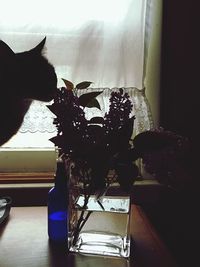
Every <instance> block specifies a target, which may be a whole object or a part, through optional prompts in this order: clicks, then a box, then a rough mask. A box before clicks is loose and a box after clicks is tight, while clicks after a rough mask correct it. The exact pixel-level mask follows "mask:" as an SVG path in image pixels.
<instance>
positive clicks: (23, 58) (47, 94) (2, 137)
mask: <svg viewBox="0 0 200 267" xmlns="http://www.w3.org/2000/svg"><path fill="white" fill-rule="evenodd" d="M45 42H46V37H45V38H44V39H43V40H42V41H41V42H40V43H39V44H38V45H37V46H36V47H34V48H32V49H31V50H29V51H25V52H20V53H14V52H13V50H12V49H11V48H10V47H9V46H8V45H7V44H6V43H5V42H4V41H2V40H0V146H1V145H3V144H4V143H6V142H7V141H8V140H10V138H11V137H12V136H13V135H15V134H16V133H17V132H18V130H19V128H20V126H21V125H22V123H23V119H24V116H25V114H26V112H27V111H28V109H29V107H30V105H31V103H32V101H33V100H40V101H45V102H48V101H51V100H52V99H53V97H54V94H55V92H56V89H57V76H56V73H55V69H54V67H53V65H51V64H50V63H49V62H48V60H47V58H46V57H45V56H44V55H43V52H44V51H43V50H44V45H45Z"/></svg>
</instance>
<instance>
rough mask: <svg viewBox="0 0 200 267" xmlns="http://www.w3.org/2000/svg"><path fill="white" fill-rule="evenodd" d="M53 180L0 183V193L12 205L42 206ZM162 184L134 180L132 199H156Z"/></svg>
mask: <svg viewBox="0 0 200 267" xmlns="http://www.w3.org/2000/svg"><path fill="white" fill-rule="evenodd" d="M52 186H53V182H46V183H20V184H16V183H9V184H5V183H4V184H0V195H1V196H6V195H7V196H10V197H11V198H12V199H13V206H34V205H35V206H42V205H46V204H47V195H48V192H49V190H50V188H51V187H52ZM162 188H163V186H162V185H160V184H159V183H158V182H157V181H155V180H143V181H136V182H135V184H134V185H133V190H132V199H133V201H134V203H136V204H140V205H141V204H145V203H155V202H157V201H158V199H159V196H160V194H161V191H162Z"/></svg>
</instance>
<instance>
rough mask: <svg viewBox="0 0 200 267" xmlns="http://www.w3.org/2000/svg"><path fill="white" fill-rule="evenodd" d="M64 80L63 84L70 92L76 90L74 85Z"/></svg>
mask: <svg viewBox="0 0 200 267" xmlns="http://www.w3.org/2000/svg"><path fill="white" fill-rule="evenodd" d="M62 80H63V82H64V84H65V86H66V87H67V89H68V90H73V89H74V84H73V83H72V82H70V81H68V80H65V79H63V78H62Z"/></svg>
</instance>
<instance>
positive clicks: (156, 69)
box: [145, 0, 163, 126]
mask: <svg viewBox="0 0 200 267" xmlns="http://www.w3.org/2000/svg"><path fill="white" fill-rule="evenodd" d="M162 2H163V0H154V1H152V3H153V5H152V10H153V11H152V18H151V19H152V31H151V38H150V44H149V51H148V61H147V70H146V79H145V86H146V95H147V98H148V100H149V103H150V106H151V111H152V115H153V120H154V123H155V126H159V122H160V59H161V31H162Z"/></svg>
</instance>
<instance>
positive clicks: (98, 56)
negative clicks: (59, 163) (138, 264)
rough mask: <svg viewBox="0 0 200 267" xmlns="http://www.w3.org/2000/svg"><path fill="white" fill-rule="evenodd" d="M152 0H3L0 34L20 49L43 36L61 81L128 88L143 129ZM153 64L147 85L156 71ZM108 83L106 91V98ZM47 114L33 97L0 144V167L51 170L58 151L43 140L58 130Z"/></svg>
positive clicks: (148, 120) (148, 122)
mask: <svg viewBox="0 0 200 267" xmlns="http://www.w3.org/2000/svg"><path fill="white" fill-rule="evenodd" d="M155 2H156V1H155V0H134V1H133V0H118V1H115V0H84V1H82V0H73V1H70V0H57V1H49V0H43V1H40V0H34V1H25V0H19V1H12V0H8V1H3V0H0V4H1V10H0V39H2V40H4V41H5V42H6V43H7V44H8V45H9V46H10V47H11V48H12V49H13V50H14V51H15V52H21V51H25V50H28V49H31V48H32V47H34V46H35V45H37V44H38V43H39V42H40V41H41V40H42V39H43V38H44V36H46V37H47V42H46V48H47V50H46V57H47V58H48V59H49V61H50V62H51V63H52V64H53V65H54V66H55V69H56V73H57V76H58V86H62V85H63V83H62V80H61V78H65V79H67V80H71V81H73V82H74V83H75V84H76V83H78V82H80V81H83V80H89V81H92V82H94V87H96V88H115V87H125V88H126V90H130V93H131V94H132V95H133V97H134V101H135V111H136V112H138V114H139V115H138V116H137V117H136V120H137V124H138V128H137V131H141V130H144V129H146V128H150V127H152V125H153V121H152V116H151V110H150V107H149V104H148V101H147V98H146V96H145V88H146V90H148V88H147V87H148V85H147V84H146V81H148V77H147V76H146V70H147V71H148V68H146V65H147V47H148V44H149V41H150V38H149V34H150V32H151V27H152V26H151V25H152V24H151V21H152V20H151V19H152V17H153V16H150V15H151V14H152V12H156V10H157V11H158V9H159V10H160V5H161V4H160V3H161V1H157V2H156V3H155ZM157 3H158V4H157ZM154 5H155V7H154ZM157 5H158V6H159V8H158V7H157ZM16 11H17V12H16ZM157 23H158V22H156V24H157ZM151 43H152V42H151ZM158 44H159V41H157V43H156V45H158ZM154 45H155V44H154ZM157 48H158V47H157ZM158 51H159V50H158ZM150 71H151V73H150V74H151V75H152V77H151V79H150V85H151V86H152V79H153V77H154V78H155V79H158V77H157V75H158V74H156V73H153V71H152V70H150ZM157 86H158V82H157ZM106 90H107V89H106ZM106 90H105V94H104V97H107V99H108V96H106V94H107V93H106V92H107V91H106ZM103 101H104V102H105V98H104V100H102V103H103ZM52 120H53V114H51V112H50V111H48V109H47V108H46V104H44V103H38V102H35V103H33V104H32V106H31V108H30V110H29V112H28V113H27V114H26V117H25V121H24V124H23V125H22V127H21V128H20V130H19V132H18V134H17V135H16V136H14V137H13V138H12V139H11V140H10V141H9V142H8V143H6V144H4V146H2V148H1V149H0V169H1V172H19V171H22V172H41V171H42V172H48V171H50V172H53V171H54V167H55V158H56V151H55V148H54V147H53V144H51V142H49V141H48V139H49V138H50V137H52V136H54V135H55V133H56V129H55V128H54V127H53V125H52ZM145 127H146V128H145ZM12 157H13V158H12Z"/></svg>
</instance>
